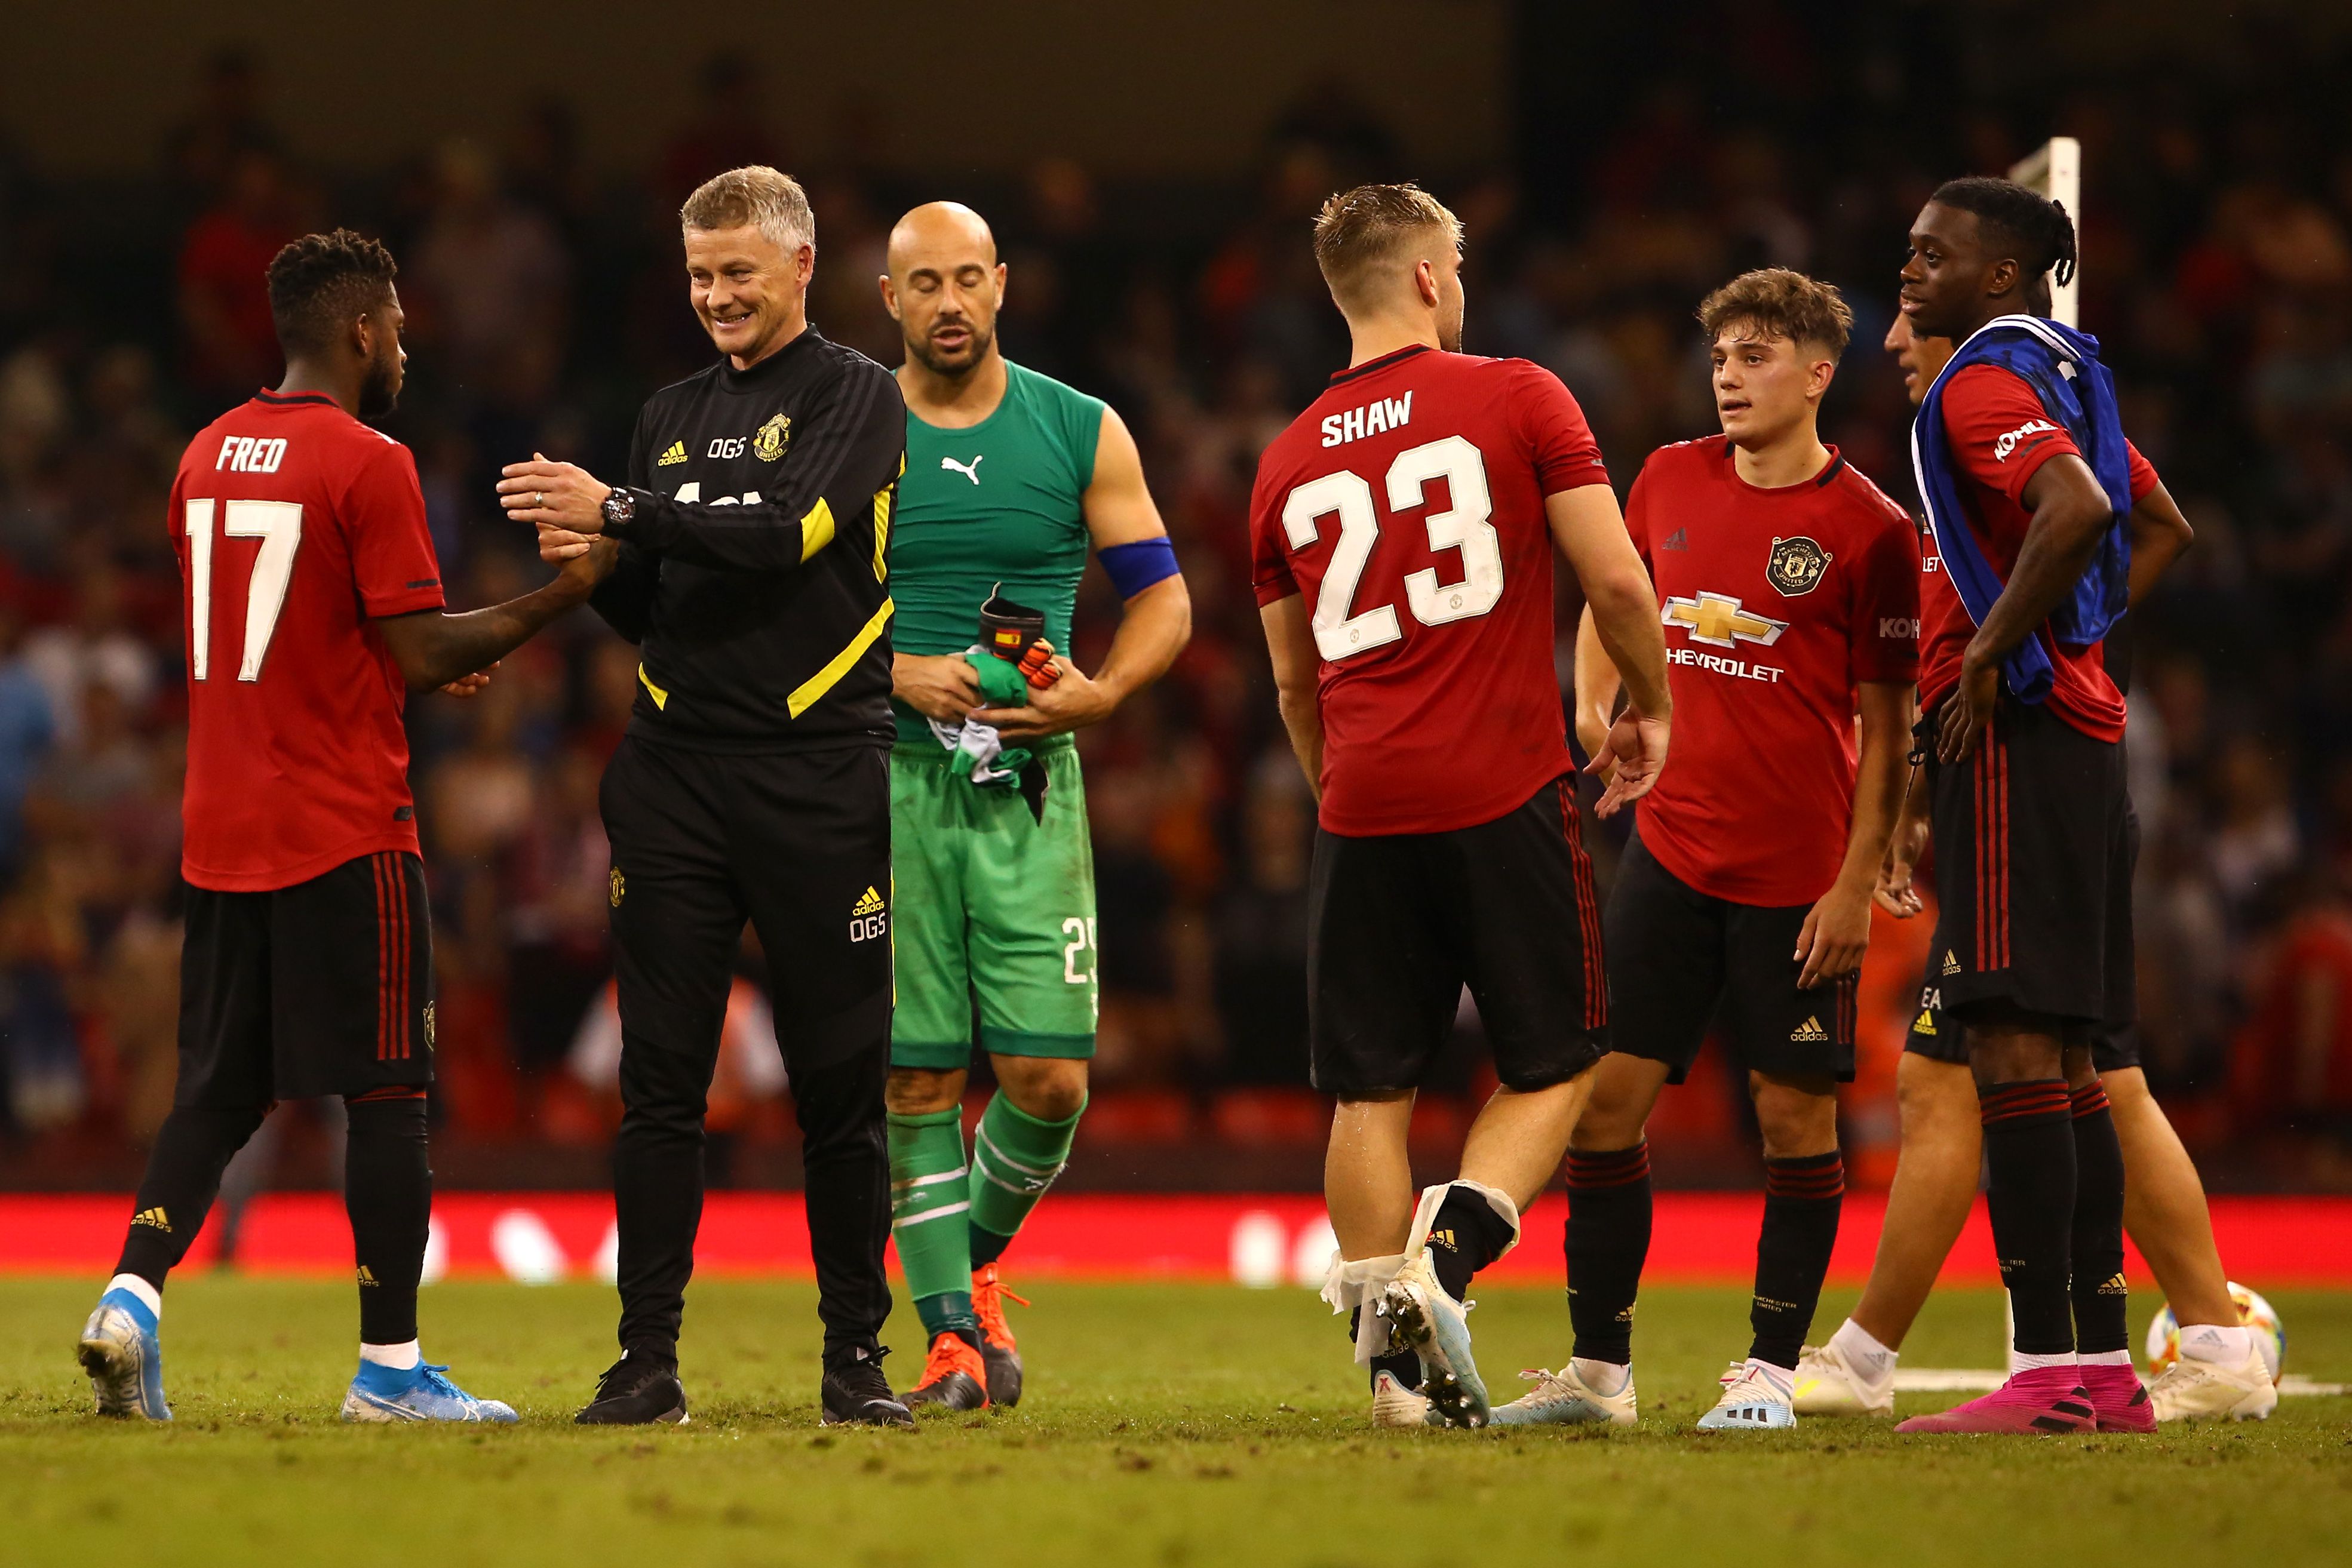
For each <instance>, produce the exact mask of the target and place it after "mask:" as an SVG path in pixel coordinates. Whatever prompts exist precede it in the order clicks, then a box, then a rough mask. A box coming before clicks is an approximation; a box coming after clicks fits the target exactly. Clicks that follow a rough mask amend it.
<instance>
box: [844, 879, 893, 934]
mask: <svg viewBox="0 0 2352 1568" xmlns="http://www.w3.org/2000/svg"><path fill="white" fill-rule="evenodd" d="M889 926H890V916H889V915H888V913H887V911H886V910H885V909H884V907H883V904H882V895H881V894H879V893H877V892H876V891H875V890H874V889H872V888H870V887H869V888H867V889H866V891H865V893H864V894H860V895H859V897H858V900H857V902H856V904H852V905H850V909H849V939H850V940H851V941H852V942H868V941H871V940H873V939H874V938H875V937H877V936H881V935H882V933H883V932H885V931H887V930H888V929H889Z"/></svg>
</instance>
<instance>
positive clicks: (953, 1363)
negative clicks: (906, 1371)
mask: <svg viewBox="0 0 2352 1568" xmlns="http://www.w3.org/2000/svg"><path fill="white" fill-rule="evenodd" d="M905 1403H906V1406H907V1408H908V1409H909V1410H920V1409H922V1408H923V1407H924V1406H938V1407H939V1408H940V1409H942V1410H984V1409H986V1408H987V1407H988V1366H987V1364H986V1363H984V1362H983V1361H982V1360H981V1358H980V1352H978V1351H976V1350H974V1349H972V1347H971V1345H969V1344H967V1343H965V1342H964V1340H963V1339H962V1337H961V1335H958V1334H953V1333H943V1334H941V1335H940V1336H939V1337H938V1338H937V1339H935V1340H933V1341H931V1355H930V1359H929V1361H926V1362H924V1363H923V1375H922V1377H921V1379H920V1380H919V1381H918V1382H917V1383H916V1385H915V1386H914V1387H912V1388H909V1389H908V1390H907V1394H906V1399H905Z"/></svg>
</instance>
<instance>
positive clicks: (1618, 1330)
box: [1566, 1140, 1650, 1366]
mask: <svg viewBox="0 0 2352 1568" xmlns="http://www.w3.org/2000/svg"><path fill="white" fill-rule="evenodd" d="M1566 1241H1567V1249H1568V1320H1569V1322H1570V1324H1571V1325H1573V1327H1574V1328H1575V1330H1576V1349H1575V1354H1576V1355H1577V1356H1578V1357H1580V1359H1582V1360H1585V1361H1611V1362H1615V1363H1616V1364H1618V1365H1620V1366H1627V1365H1631V1364H1633V1297H1634V1294H1635V1293H1636V1292H1637V1291H1640V1290H1641V1288H1642V1265H1643V1262H1645V1261H1646V1260H1648V1258H1649V1256H1650V1145H1649V1144H1648V1142H1647V1141H1646V1140H1645V1141H1643V1142H1642V1143H1638V1144H1635V1145H1633V1147H1632V1148H1630V1149H1609V1150H1604V1151H1601V1152H1598V1153H1587V1152H1586V1151H1584V1150H1582V1149H1570V1151H1569V1152H1568V1234H1567V1238H1566Z"/></svg>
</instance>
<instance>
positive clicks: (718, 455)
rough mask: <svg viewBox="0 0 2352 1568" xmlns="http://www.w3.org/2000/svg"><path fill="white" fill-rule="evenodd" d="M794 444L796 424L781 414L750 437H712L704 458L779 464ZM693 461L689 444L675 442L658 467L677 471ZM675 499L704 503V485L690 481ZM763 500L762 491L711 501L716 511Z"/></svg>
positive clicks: (658, 459) (716, 497)
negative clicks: (701, 501)
mask: <svg viewBox="0 0 2352 1568" xmlns="http://www.w3.org/2000/svg"><path fill="white" fill-rule="evenodd" d="M792 440H793V422H792V420H791V418H790V417H789V416H787V415H785V414H781V413H779V414H774V415H772V416H770V418H769V420H768V422H767V423H764V424H762V425H761V426H760V428H759V429H757V430H755V431H753V432H751V434H749V435H714V436H712V437H711V438H710V444H709V447H708V448H707V449H706V450H705V451H704V452H703V454H702V455H703V456H704V457H706V458H709V459H712V460H714V461H716V462H720V463H736V462H740V461H741V460H742V458H743V457H744V455H746V454H749V455H751V457H752V458H753V459H754V460H756V461H758V462H761V463H775V462H780V461H782V458H783V455H784V449H785V448H786V447H787V446H790V445H791V444H792ZM691 460H692V459H691V456H690V455H689V454H688V452H687V450H686V443H685V442H683V441H673V442H671V443H670V444H669V445H668V446H667V448H665V449H664V450H663V452H662V455H660V456H659V457H656V458H655V459H654V466H655V467H656V468H673V467H676V466H677V465H679V464H682V463H687V462H689V461H691ZM671 499H672V500H677V501H684V502H687V503H688V504H692V503H694V502H697V501H700V500H702V499H703V494H702V481H701V480H699V479H688V481H687V482H686V483H684V484H683V485H680V486H678V487H677V494H676V495H674V496H673V497H671ZM762 499H764V497H763V496H762V495H761V492H760V491H758V490H746V491H744V492H743V493H742V494H741V495H740V496H713V497H709V504H710V505H711V506H714V507H736V506H744V505H750V504H756V503H758V502H759V501H761V500H762Z"/></svg>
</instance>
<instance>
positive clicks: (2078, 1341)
mask: <svg viewBox="0 0 2352 1568" xmlns="http://www.w3.org/2000/svg"><path fill="white" fill-rule="evenodd" d="M1910 240H1911V254H1910V256H1909V258H1908V259H1907V260H1906V263H1905V264H1904V267H1903V269H1902V277H1903V288H1902V296H1901V298H1902V308H1903V313H1904V314H1905V315H1906V317H1908V318H1909V319H1910V322H1911V326H1912V329H1913V330H1914V331H1915V332H1918V333H1921V334H1923V335H1926V336H1930V337H1941V338H1948V339H1950V340H1952V341H1953V342H1955V343H1956V344H1958V348H1956V349H1955V350H1954V353H1953V356H1952V359H1951V361H1949V362H1948V364H1947V366H1946V368H1945V370H1944V371H1943V373H1942V374H1940V375H1938V376H1937V379H1936V380H1935V382H1933V383H1931V384H1930V385H1929V387H1928V389H1927V393H1926V396H1925V398H1924V400H1923V401H1922V402H1921V405H1920V411H1919V414H1918V417H1917V419H1916V421H1915V422H1914V426H1913V432H1912V451H1913V456H1914V468H1915V471H1916V474H1917V476H1918V479H1919V485H1920V490H1921V494H1922V497H1923V499H1924V500H1925V501H1926V502H1927V508H1928V517H1929V522H1930V524H1931V526H1932V528H1934V530H1935V535H1936V543H1937V558H1938V562H1939V566H1940V570H1938V571H1937V572H1936V573H1935V574H1934V575H1933V576H1932V577H1929V578H1927V580H1926V587H1925V589H1924V590H1923V593H1922V632H1921V645H1922V651H1921V672H1920V697H1921V706H1922V707H1923V709H1924V710H1925V711H1926V712H1927V714H1928V715H1929V716H1930V717H1929V719H1928V721H1927V723H1926V724H1923V725H1922V727H1921V735H1922V737H1923V738H1926V739H1928V740H1930V741H1931V743H1932V746H1933V751H1932V753H1931V754H1930V755H1929V756H1928V758H1927V763H1926V766H1925V769H1924V775H1923V778H1922V779H1921V781H1920V783H1921V788H1923V789H1926V790H1927V792H1928V797H1929V800H1930V801H1931V820H1932V823H1933V831H1934V838H1935V848H1936V869H1937V882H1938V892H1939V894H1940V899H1939V906H1938V910H1937V931H1936V938H1935V942H1934V945H1933V946H1932V947H1931V948H1930V953H1931V955H1932V956H1931V959H1930V964H1931V974H1932V976H1933V981H1932V983H1933V984H1935V985H1936V986H1937V987H1938V988H1940V990H1941V992H1942V1000H1943V1002H1944V1009H1945V1016H1946V1018H1947V1019H1948V1023H1949V1025H1950V1026H1952V1027H1957V1028H1958V1029H1960V1030H1964V1031H1965V1035H1964V1038H1965V1041H1966V1045H1967V1051H1968V1056H1969V1066H1970V1068H1971V1070H1972V1071H1973V1072H1974V1074H1975V1077H1976V1081H1977V1090H1978V1101H1979V1117H1980V1120H1981V1122H1982V1124H1983V1128H1984V1151H1985V1165H1986V1169H1987V1173H1988V1177H1989V1179H1988V1181H1987V1196H1986V1207H1987V1209H1988V1211H1989V1212H1990V1217H1991V1220H1992V1229H1993V1240H1994V1246H1995V1249H1997V1251H1998V1252H1999V1254H2000V1264H2001V1273H2002V1278H2003V1280H2004V1281H2005V1282H2006V1283H2007V1285H2008V1286H2009V1292H2010V1301H2011V1309H2012V1313H2013V1317H2014V1322H2015V1334H2014V1339H2013V1342H2012V1345H2011V1373H2010V1377H2009V1380H2008V1381H2007V1382H2006V1383H2005V1384H2003V1385H2001V1387H2000V1388H1998V1389H1996V1390H1995V1391H1994V1392H1992V1393H1991V1394H1989V1395H1987V1396H1984V1397H1982V1398H1980V1399H1973V1400H1969V1401H1968V1402H1967V1403H1965V1404H1963V1405H1960V1406H1957V1407H1955V1408H1953V1409H1951V1410H1948V1411H1945V1412H1942V1413H1940V1414H1937V1415H1934V1416H1914V1417H1912V1418H1911V1419H1910V1420H1908V1421H1906V1422H1905V1423H1903V1426H1902V1428H1901V1429H1903V1430H1906V1431H1964V1432H2020V1433H2053V1432H2075V1431H2090V1430H2094V1429H2095V1430H2099V1431H2147V1430H2149V1429H2151V1428H2152V1427H2154V1425H2155V1418H2154V1413H2153V1411H2152V1409H2151V1408H2150V1406H2149V1404H2148V1400H2147V1393H2146V1391H2145V1390H2144V1389H2143V1388H2142V1387H2141V1385H2140V1384H2139V1380H2138V1379H2137V1376H2135V1375H2133V1372H2132V1368H2131V1354H2130V1350H2129V1330H2128V1328H2127V1326H2126V1321H2125V1313H2126V1286H2125V1282H2124V1277H2123V1272H2122V1269H2123V1213H2124V1181H2125V1176H2124V1164H2123V1155H2122V1150H2121V1147H2120V1145H2119V1141H2118V1137H2117V1134H2116V1124H2115V1121H2114V1117H2113V1115H2112V1113H2111V1112H2110V1111H2109V1109H2108V1105H2107V1100H2106V1095H2105V1091H2104V1090H2103V1089H2102V1088H2101V1086H2100V1084H2099V1081H2098V1078H2097V1076H2096V1071H2095V1061H2094V1053H2093V1051H2092V1044H2093V1040H2094V1038H2095V1036H2096V1035H2097V1034H2098V1033H2099V1032H2100V1031H2101V1030H2113V1029H2115V1028H2116V1027H2117V1026H2119V1025H2123V1024H2127V1023H2129V1022H2130V1021H2132V1019H2133V1017H2134V1002H2133V984H2134V976H2133V969H2132V936H2131V867H2132V860H2133V855H2134V851H2135V845H2134V842H2133V839H2134V836H2135V835H2134V824H2133V822H2132V821H2131V802H2130V798H2129V795H2128V791H2127V788H2126V778H2125V773H2124V758H2123V745H2122V742H2123V731H2124V717H2125V706H2124V700H2123V695H2122V693H2121V692H2120V691H2119V690H2118V689H2117V687H2116V683H2115V681H2114V680H2113V679H2112V678H2111V677H2110V676H2109V674H2108V673H2107V671H2106V668H2105V661H2104V658H2103V651H2102V649H2101V646H2100V639H2101V637H2102V636H2103V634H2104V632H2105V627H2106V626H2107V625H2108V624H2109V623H2110V622H2112V621H2113V620H2114V619H2115V617H2116V616H2117V615H2119V614H2120V613H2121V612H2122V611H2123V608H2124V605H2125V604H2126V602H2127V594H2128V588H2129V582H2128V579H2129V578H2130V577H2132V576H2135V575H2144V574H2136V573H2132V572H2131V571H2130V570H2128V563H2127V558H2126V552H2127V549H2128V533H2127V529H2126V526H2125V519H2126V518H2127V517H2128V516H2129V515H2130V514H2131V512H2132V511H2133V510H2135V509H2136V507H2137V500H2136V499H2135V497H2136V496H2137V495H2138V494H2139V493H2140V488H2139V486H2138V485H2136V484H2134V483H2133V481H2132V465H2131V463H2130V461H2129V459H2130V456H2131V453H2130V449H2129V444H2128V443H2127V442H2126V441H2125V439H2124V435H2123V431H2122V427H2121V423H2120V422H2119V420H2118V418H2117V415H2116V408H2115V397H2114V390H2113V383H2112V381H2111V380H2110V378H2109V377H2108V375H2107V372H2106V371H2105V368H2104V367H2103V366H2102V365H2101V364H2100V363H2099V360H2098V345H2097V342H2096V341H2095V340H2093V339H2089V338H2086V337H2084V336H2083V335H2082V334H2080V333H2077V332H2074V331H2073V330H2072V329H2066V328H2063V327H2058V326H2056V325H2054V324H2053V323H2050V322H2047V321H2044V320H2042V319H2040V318H2038V317H2035V316H2033V315H2032V313H2031V307H2032V297H2033V292H2034V289H2035V287H2036V285H2037V284H2038V283H2039V282H2040V280H2041V279H2042V277H2043V276H2044V275H2045V274H2051V275H2053V276H2054V277H2055V278H2056V280H2057V281H2059V282H2062V283H2063V282H2064V281H2065V280H2066V278H2067V277H2068V276H2069V275H2070V269H2071V268H2072V267H2073V264H2074V224H2073V222H2072V220H2070V219H2069V218H2068V217H2067V215H2066V214H2065V212H2064V210H2063V208H2061V207H2059V206H2057V205H2056V204H2053V203H2052V202H2051V201H2049V200H2048V199H2047V198H2046V197H2043V196H2041V195H2039V194H2037V193H2034V192H2032V191H2029V190H2027V189H2025V188H2024V187H2023V186H2021V185H2017V184H2013V183H2011V182H2009V181H2006V180H1993V179H1980V178H1972V179H1963V180H1955V181H1950V182H1948V183H1945V184H1944V185H1942V186H1941V187H1939V188H1938V189H1937V192H1936V193H1935V195H1934V196H1933V197H1932V198H1931V199H1930V200H1929V201H1928V203H1927V205H1926V207H1924V208H1923V209H1922V210H1921V212H1920V214H1919V216H1918V218H1917V219H1916V221H1915V222H1914V224H1913V225H1912V231H1911V235H1910Z"/></svg>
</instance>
